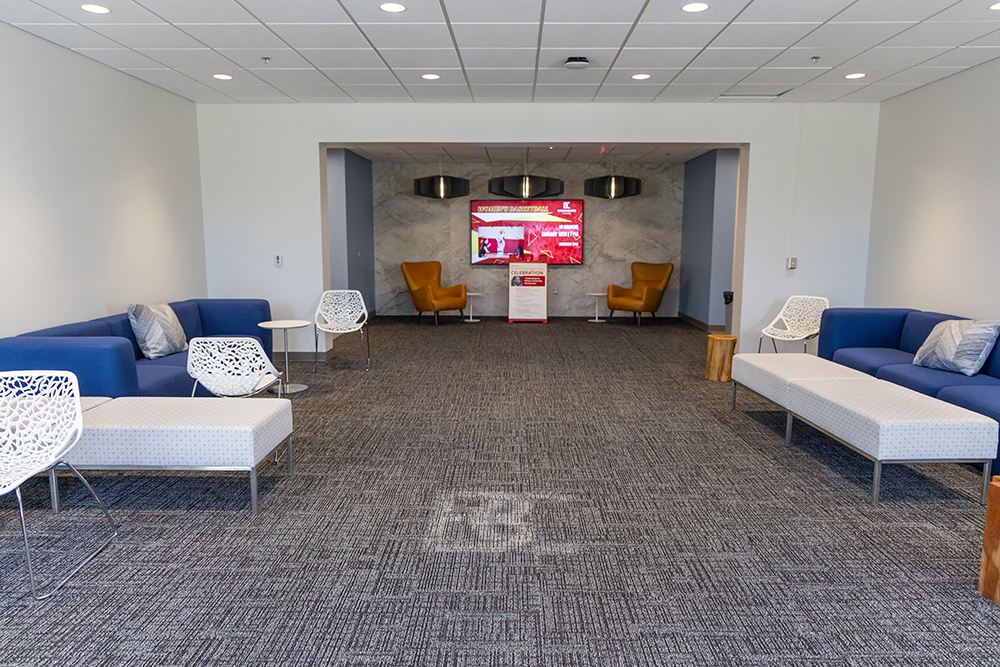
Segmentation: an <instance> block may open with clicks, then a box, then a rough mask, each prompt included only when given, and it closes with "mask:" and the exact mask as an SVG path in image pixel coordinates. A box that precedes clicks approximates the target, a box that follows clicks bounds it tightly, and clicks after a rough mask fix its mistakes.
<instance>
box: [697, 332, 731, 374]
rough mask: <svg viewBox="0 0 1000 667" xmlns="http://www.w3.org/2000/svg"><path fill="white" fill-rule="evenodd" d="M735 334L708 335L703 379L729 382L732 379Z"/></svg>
mask: <svg viewBox="0 0 1000 667" xmlns="http://www.w3.org/2000/svg"><path fill="white" fill-rule="evenodd" d="M735 351H736V336H730V335H729V334H709V335H708V360H707V361H706V362H705V379H706V380H716V381H718V382H729V381H730V380H732V379H733V352H735Z"/></svg>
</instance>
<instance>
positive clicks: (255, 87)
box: [211, 82, 286, 100]
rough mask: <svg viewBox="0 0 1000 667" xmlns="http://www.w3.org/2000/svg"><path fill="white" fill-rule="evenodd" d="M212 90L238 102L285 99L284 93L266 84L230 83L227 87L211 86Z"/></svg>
mask: <svg viewBox="0 0 1000 667" xmlns="http://www.w3.org/2000/svg"><path fill="white" fill-rule="evenodd" d="M211 87H212V88H213V89H215V90H218V91H219V92H220V93H223V94H224V95H229V96H230V97H233V98H235V99H238V100H246V99H248V98H252V99H258V100H262V99H283V98H285V97H286V95H285V94H284V93H282V92H281V91H280V90H276V89H274V88H272V87H271V86H269V85H267V84H266V83H259V84H253V83H236V84H234V83H232V82H228V83H227V85H218V86H211Z"/></svg>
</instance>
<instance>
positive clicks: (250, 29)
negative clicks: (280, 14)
mask: <svg viewBox="0 0 1000 667" xmlns="http://www.w3.org/2000/svg"><path fill="white" fill-rule="evenodd" d="M182 29H183V30H184V32H186V33H188V34H189V35H191V36H192V37H194V38H195V39H197V40H198V41H200V42H201V43H202V44H204V45H205V46H210V47H212V48H213V49H272V48H279V49H280V48H282V47H284V46H285V44H284V43H283V42H282V41H281V40H280V39H278V38H277V37H276V36H275V35H274V33H273V32H271V31H270V30H268V29H267V28H266V27H264V26H262V25H260V24H257V25H216V24H211V25H209V24H204V25H192V24H186V25H184V26H182Z"/></svg>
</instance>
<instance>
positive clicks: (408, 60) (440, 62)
mask: <svg viewBox="0 0 1000 667" xmlns="http://www.w3.org/2000/svg"><path fill="white" fill-rule="evenodd" d="M379 53H381V54H382V57H383V58H385V61H386V62H387V63H389V67H393V68H395V67H409V68H414V69H416V68H424V67H426V68H435V67H441V68H445V69H452V68H455V67H459V62H458V54H457V53H456V52H455V49H454V48H453V47H452V48H447V49H380V50H379Z"/></svg>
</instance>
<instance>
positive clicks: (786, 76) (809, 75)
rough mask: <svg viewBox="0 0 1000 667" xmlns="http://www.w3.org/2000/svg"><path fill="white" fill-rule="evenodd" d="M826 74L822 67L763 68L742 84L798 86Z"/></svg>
mask: <svg viewBox="0 0 1000 667" xmlns="http://www.w3.org/2000/svg"><path fill="white" fill-rule="evenodd" d="M824 72H826V69H824V68H822V67H816V68H812V67H809V68H806V67H764V68H761V69H759V70H757V71H756V72H754V73H752V74H750V76H748V77H747V78H745V79H743V83H783V84H788V85H795V86H799V85H802V84H804V83H806V82H807V81H812V80H813V79H815V78H816V77H818V76H820V75H821V74H823V73H824Z"/></svg>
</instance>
